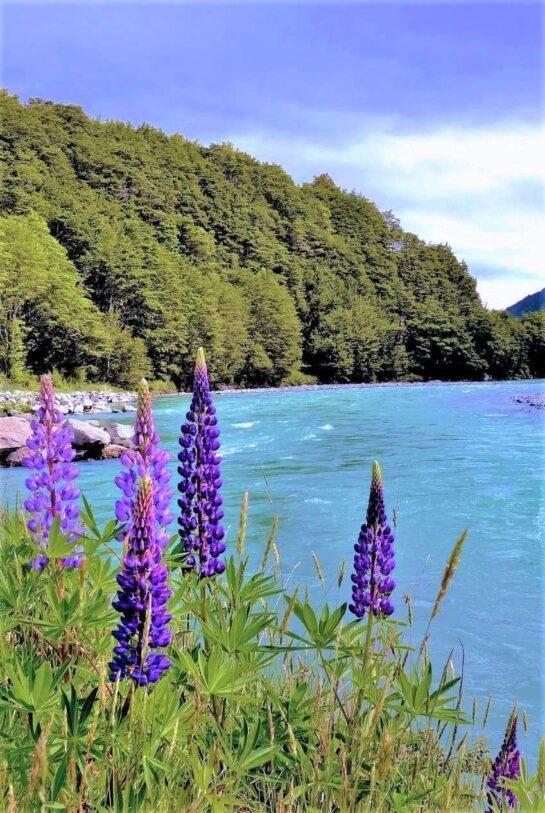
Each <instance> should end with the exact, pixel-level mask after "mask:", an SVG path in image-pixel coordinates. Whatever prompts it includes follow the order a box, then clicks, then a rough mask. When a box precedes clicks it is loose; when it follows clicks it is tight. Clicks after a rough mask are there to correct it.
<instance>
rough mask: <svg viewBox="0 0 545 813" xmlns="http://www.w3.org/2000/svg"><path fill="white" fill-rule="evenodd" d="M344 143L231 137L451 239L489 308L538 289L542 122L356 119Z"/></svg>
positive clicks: (544, 167) (544, 235)
mask: <svg viewBox="0 0 545 813" xmlns="http://www.w3.org/2000/svg"><path fill="white" fill-rule="evenodd" d="M350 130H351V135H350V136H349V137H347V138H345V139H342V138H339V137H333V138H330V140H328V141H327V142H325V141H324V140H322V139H321V138H320V139H319V140H317V141H312V140H310V139H309V138H307V137H299V136H297V135H295V136H294V135H293V134H284V133H281V132H277V133H276V134H271V132H270V131H269V132H268V133H267V134H266V133H262V132H258V131H253V132H246V133H238V134H233V135H232V136H231V137H230V139H229V140H230V141H231V142H232V143H233V144H235V145H236V146H237V147H239V148H241V149H244V150H246V151H248V152H250V153H251V154H252V155H256V156H257V157H259V158H261V159H264V160H268V161H274V162H277V163H279V164H281V165H282V166H283V167H285V168H286V169H287V170H288V172H290V173H291V174H292V175H294V176H295V177H296V178H297V179H298V180H300V181H302V180H308V179H310V178H311V177H312V176H313V175H315V174H317V173H320V172H329V173H330V174H331V175H332V177H333V178H334V179H335V180H336V181H337V183H339V184H340V185H341V186H343V187H345V188H348V189H355V190H356V191H358V192H361V193H362V194H364V195H366V196H367V197H369V198H371V199H372V200H374V201H375V202H376V203H377V204H378V205H379V206H380V207H381V208H383V209H390V208H391V209H393V210H394V211H395V213H396V214H397V215H398V216H399V217H400V219H401V222H402V225H403V227H404V228H405V229H407V230H409V231H414V232H415V233H417V234H418V235H419V236H421V237H422V238H424V239H425V240H428V241H430V242H447V243H449V244H450V245H451V246H452V248H453V249H454V251H455V252H456V254H457V256H458V257H460V258H461V259H465V260H466V262H467V263H468V264H469V266H470V270H471V271H472V273H473V274H474V275H475V276H476V277H477V279H478V287H479V291H480V293H481V295H482V297H483V300H484V301H485V302H486V304H487V305H488V306H489V307H505V306H507V305H509V304H511V303H512V302H514V301H515V300H517V299H519V298H521V297H522V296H524V295H525V294H527V293H529V292H531V291H533V290H536V289H538V288H540V287H543V286H544V285H545V260H544V257H545V211H544V184H545V152H544V150H543V143H545V128H544V127H543V126H541V125H537V124H520V123H517V122H513V121H497V122H495V123H492V124H487V125H486V126H482V125H481V126H475V127H473V126H471V125H469V124H460V125H458V126H453V125H449V126H435V127H430V129H428V130H427V131H420V132H407V131H406V128H402V127H401V126H400V124H399V123H397V124H392V123H389V124H386V123H385V122H384V121H383V122H380V121H373V120H368V121H363V122H361V123H360V126H359V127H358V131H357V132H355V128H354V127H353V126H352V127H351V128H350Z"/></svg>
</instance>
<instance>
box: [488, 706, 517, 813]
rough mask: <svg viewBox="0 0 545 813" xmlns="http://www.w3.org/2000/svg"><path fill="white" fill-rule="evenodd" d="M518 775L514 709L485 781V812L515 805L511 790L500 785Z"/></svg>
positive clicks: (515, 801)
mask: <svg viewBox="0 0 545 813" xmlns="http://www.w3.org/2000/svg"><path fill="white" fill-rule="evenodd" d="M519 776H520V754H519V751H518V748H517V714H516V711H513V713H512V714H511V716H510V718H509V722H508V723H507V728H506V730H505V737H504V738H503V743H502V745H501V748H500V752H499V754H498V756H497V757H496V759H495V760H494V764H493V765H492V772H491V774H490V776H489V778H488V782H487V783H486V784H487V794H486V798H487V801H488V804H489V808H488V810H487V813H493V811H494V810H503V809H504V808H506V807H507V808H511V807H515V806H516V804H517V797H516V796H515V794H514V793H513V791H512V790H508V789H507V788H504V787H503V786H502V779H517V778H518V777H519ZM494 805H495V806H494Z"/></svg>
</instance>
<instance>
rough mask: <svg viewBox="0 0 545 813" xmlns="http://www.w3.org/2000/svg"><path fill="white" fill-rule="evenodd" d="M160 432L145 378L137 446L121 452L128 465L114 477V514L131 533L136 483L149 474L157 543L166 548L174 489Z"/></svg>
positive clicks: (140, 394)
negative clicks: (118, 493) (118, 494)
mask: <svg viewBox="0 0 545 813" xmlns="http://www.w3.org/2000/svg"><path fill="white" fill-rule="evenodd" d="M159 443H160V440H159V435H158V433H157V432H156V430H155V426H154V423H153V412H152V398H151V393H150V391H149V387H148V384H147V381H146V380H145V379H142V381H141V382H140V386H139V388H138V405H137V409H136V420H135V424H134V435H133V444H134V447H135V448H134V449H131V450H127V451H126V452H124V453H123V454H122V455H121V463H122V465H123V466H124V468H125V471H123V472H122V473H121V474H119V475H118V476H117V477H116V478H115V481H114V482H115V484H116V485H117V486H118V487H119V488H120V489H121V492H122V497H121V499H120V500H118V501H117V502H116V504H115V514H116V517H117V519H118V521H119V522H122V523H123V524H124V526H125V527H124V530H123V537H124V536H126V534H128V533H130V523H131V517H132V514H133V510H134V501H135V498H136V490H137V483H138V480H139V478H140V477H144V476H145V475H148V476H149V477H150V478H151V481H152V484H153V501H154V507H155V522H156V542H157V544H158V545H159V546H160V547H162V548H164V547H165V546H166V545H167V543H168V532H167V527H168V525H169V524H170V523H171V522H172V515H171V513H170V511H169V502H170V498H171V496H172V491H171V490H170V489H169V482H170V472H169V471H168V469H167V464H168V461H169V454H168V452H167V451H165V450H164V449H160V448H159Z"/></svg>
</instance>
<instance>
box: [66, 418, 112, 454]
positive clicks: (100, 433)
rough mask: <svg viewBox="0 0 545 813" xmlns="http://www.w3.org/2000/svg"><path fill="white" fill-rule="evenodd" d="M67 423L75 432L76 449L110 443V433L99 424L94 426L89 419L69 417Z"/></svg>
mask: <svg viewBox="0 0 545 813" xmlns="http://www.w3.org/2000/svg"><path fill="white" fill-rule="evenodd" d="M66 423H67V424H68V426H70V427H71V429H72V431H73V432H74V446H75V447H76V449H77V448H82V447H83V448H85V447H87V446H107V445H108V444H109V443H110V436H109V434H108V433H107V432H106V431H105V430H104V429H101V428H100V427H99V426H93V425H92V424H91V423H89V421H79V420H78V419H77V418H68V420H67V421H66Z"/></svg>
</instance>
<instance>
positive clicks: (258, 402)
mask: <svg viewBox="0 0 545 813" xmlns="http://www.w3.org/2000/svg"><path fill="white" fill-rule="evenodd" d="M544 386H545V384H544V382H543V381H529V382H520V381H519V382H507V383H484V384H428V385H424V386H422V385H402V386H388V385H384V386H372V387H348V386H347V387H340V388H321V389H310V390H297V389H294V390H291V391H287V392H286V391H282V392H280V391H274V390H270V391H267V392H257V393H251V392H241V393H229V394H228V393H222V394H218V395H217V398H216V403H217V407H218V414H219V419H220V425H221V429H222V454H223V479H224V483H225V485H224V497H225V501H226V527H227V529H228V542H229V541H230V542H231V543H232V544H234V540H235V539H236V533H237V525H238V515H239V505H240V499H241V496H242V493H243V491H244V489H246V488H247V489H248V490H249V492H250V511H249V531H248V540H247V547H248V551H249V554H250V557H251V563H252V565H253V567H258V563H259V562H260V560H261V557H262V554H263V549H264V545H265V540H266V538H267V535H268V533H269V530H270V527H271V522H272V516H273V514H277V515H278V518H279V528H278V535H277V543H278V547H279V550H280V555H281V567H282V572H283V576H284V580H285V581H288V583H289V584H291V585H293V586H295V585H296V584H297V583H304V584H307V585H308V586H309V590H310V592H311V596H312V599H313V601H314V602H315V603H316V604H319V603H320V602H323V601H324V600H326V599H327V600H328V601H329V602H331V603H335V602H338V603H340V602H342V601H344V600H347V599H348V598H349V589H350V588H349V580H348V574H347V576H346V577H345V581H344V583H343V585H342V587H341V589H340V590H339V589H338V587H337V581H336V576H337V572H338V569H339V565H340V563H341V561H342V559H343V558H344V559H346V560H347V564H348V565H350V563H351V557H352V546H353V544H354V541H355V539H356V537H357V534H358V529H359V526H360V524H361V522H362V521H363V517H364V512H365V507H366V499H367V491H368V487H369V477H370V465H371V461H372V460H373V459H374V458H376V459H378V460H379V461H380V462H381V464H382V467H383V473H384V481H385V492H386V500H387V506H388V511H389V512H390V513H391V511H392V509H395V511H396V514H397V530H396V551H397V554H396V562H397V564H396V570H395V573H394V574H393V575H394V576H395V579H396V582H397V587H396V591H395V594H394V598H395V605H396V614H398V615H399V616H400V617H402V618H406V607H405V603H404V601H403V595H404V594H408V595H410V596H412V598H413V599H414V607H415V629H414V633H413V642H414V643H416V644H418V643H419V641H420V637H419V636H421V634H422V632H423V630H424V628H425V625H426V621H427V617H428V615H429V612H430V609H431V606H432V604H433V600H434V597H435V594H436V591H437V588H438V585H439V583H440V580H441V575H442V571H443V567H444V565H445V562H446V560H447V557H448V555H449V552H450V550H451V548H452V546H453V544H454V542H455V540H456V538H457V537H458V536H459V534H460V532H461V531H462V530H463V529H464V528H467V529H468V538H467V542H466V546H465V550H464V552H463V556H462V560H461V563H460V567H459V570H458V572H457V574H456V577H455V579H454V582H453V584H452V586H451V588H450V591H449V593H448V595H447V598H446V599H445V602H444V604H443V606H442V609H441V612H440V614H439V616H438V617H437V618H436V620H435V621H434V624H433V628H432V647H431V652H432V657H433V660H434V663H435V664H436V670H437V672H439V670H440V668H441V667H442V664H443V663H444V661H445V659H446V658H447V657H448V655H449V652H450V651H451V649H454V655H453V659H454V661H455V663H456V664H457V667H458V669H459V667H460V663H461V656H462V646H463V649H464V651H465V698H466V706H467V707H468V708H469V707H470V703H471V698H473V697H475V698H476V699H477V701H478V708H479V710H480V717H482V713H483V711H484V707H485V705H486V702H487V699H488V697H489V696H490V695H491V696H492V697H493V702H492V707H491V713H490V719H489V722H488V726H487V732H488V735H489V737H490V741H491V746H492V748H493V749H495V748H496V747H497V746H498V745H499V742H500V740H501V736H502V732H503V727H504V725H505V721H506V718H507V716H508V713H509V710H510V708H511V706H512V704H513V703H514V702H515V700H516V701H518V702H519V705H520V706H522V707H523V708H524V709H525V711H526V713H527V715H528V720H529V727H528V731H527V732H526V733H525V734H524V733H523V735H522V737H521V740H522V743H521V745H522V748H521V750H522V752H523V755H526V756H527V757H528V758H530V760H531V761H532V762H533V760H534V757H535V754H536V752H537V743H538V740H539V736H540V735H542V734H545V691H544V689H545V685H544V683H545V677H544V675H545V670H544V667H543V664H544V662H545V661H544V655H545V638H544V633H545V620H544V619H545V616H544V613H543V610H544V601H543V596H544V587H545V574H544V569H543V560H544V556H543V545H544V543H545V494H544V488H545V413H544V412H543V410H541V412H540V410H538V409H531V408H528V407H526V406H523V405H521V404H516V403H514V402H513V396H514V395H527V394H531V393H536V392H542V391H543V389H544ZM188 400H189V399H188V398H187V397H183V396H179V397H164V398H159V399H157V400H156V405H155V415H156V424H157V428H158V429H159V431H160V433H161V437H162V440H163V442H164V444H165V446H166V447H167V448H168V449H169V450H170V451H171V452H172V453H176V452H177V437H178V433H179V426H180V423H181V422H182V420H183V418H184V415H185V412H186V409H187V404H188ZM112 417H115V419H116V420H123V421H127V422H130V421H132V416H131V415H124V416H122V417H121V418H120V417H119V416H112ZM119 466H120V463H119V461H107V462H86V463H82V464H81V466H80V472H81V474H80V484H81V487H82V489H83V490H84V492H85V493H86V494H87V495H88V496H89V497H90V499H91V502H92V503H93V505H94V507H95V510H96V513H97V516H98V517H99V518H100V519H102V520H105V519H107V518H109V517H110V516H111V515H112V507H113V503H114V501H115V499H116V496H117V494H116V492H117V489H116V488H115V487H114V486H113V485H112V480H113V477H114V476H115V474H116V472H117V471H118V470H119ZM175 468H176V464H175V462H173V463H172V469H173V471H175ZM24 477H25V473H24V471H23V470H21V469H13V470H3V471H2V473H1V474H0V478H1V480H2V491H3V493H4V495H5V496H6V495H7V497H8V498H10V499H13V497H14V495H15V494H16V493H18V492H19V493H22V490H23V488H24V486H23V481H24ZM175 499H176V498H175V497H174V498H173V503H174V504H175ZM313 552H314V553H315V554H316V555H317V557H318V559H319V560H320V562H321V566H322V569H323V572H324V574H325V578H326V582H327V587H326V589H325V590H324V588H322V587H321V585H320V582H319V580H318V578H317V575H316V571H315V569H314V565H313V562H312V553H313ZM348 569H349V568H348Z"/></svg>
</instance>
